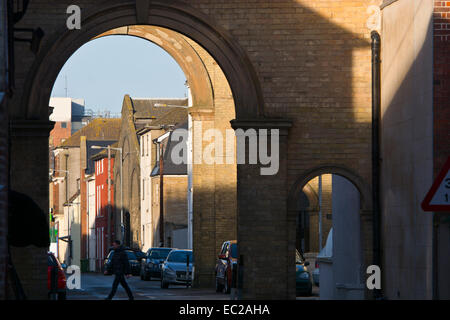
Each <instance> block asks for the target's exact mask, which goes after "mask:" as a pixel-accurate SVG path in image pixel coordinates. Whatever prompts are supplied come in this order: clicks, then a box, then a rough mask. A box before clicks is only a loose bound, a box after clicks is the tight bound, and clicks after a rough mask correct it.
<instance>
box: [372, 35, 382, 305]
mask: <svg viewBox="0 0 450 320" xmlns="http://www.w3.org/2000/svg"><path fill="white" fill-rule="evenodd" d="M371 38H372V203H373V264H374V265H377V266H379V267H380V269H381V246H380V240H381V231H380V226H381V215H380V113H381V111H380V110H381V97H380V92H381V80H380V63H381V60H380V46H381V39H380V35H379V34H378V32H377V31H372V33H371ZM374 296H375V298H376V299H377V298H380V297H381V296H382V293H381V289H375V292H374Z"/></svg>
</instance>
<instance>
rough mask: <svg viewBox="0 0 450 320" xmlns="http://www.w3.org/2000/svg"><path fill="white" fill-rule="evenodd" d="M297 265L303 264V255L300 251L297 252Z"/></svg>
mask: <svg viewBox="0 0 450 320" xmlns="http://www.w3.org/2000/svg"><path fill="white" fill-rule="evenodd" d="M295 264H303V259H302V255H301V254H300V252H298V250H295Z"/></svg>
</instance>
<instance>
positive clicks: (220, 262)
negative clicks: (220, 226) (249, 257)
mask: <svg viewBox="0 0 450 320" xmlns="http://www.w3.org/2000/svg"><path fill="white" fill-rule="evenodd" d="M237 259H238V253H237V241H236V240H231V241H225V242H224V243H223V244H222V249H221V250H220V253H219V256H218V259H217V263H216V272H215V273H216V291H217V292H222V291H225V293H230V291H231V283H232V281H234V280H235V279H234V278H233V270H236V267H237Z"/></svg>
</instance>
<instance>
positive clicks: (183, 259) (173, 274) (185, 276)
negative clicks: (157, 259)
mask: <svg viewBox="0 0 450 320" xmlns="http://www.w3.org/2000/svg"><path fill="white" fill-rule="evenodd" d="M188 259H189V264H188ZM193 268H194V255H193V254H192V250H177V249H174V250H172V251H170V253H169V255H168V256H167V259H166V260H165V261H164V263H163V264H162V267H161V288H164V289H167V288H168V287H169V285H170V284H181V285H186V284H190V283H191V281H192V270H193Z"/></svg>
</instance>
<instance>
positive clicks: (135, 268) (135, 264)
mask: <svg viewBox="0 0 450 320" xmlns="http://www.w3.org/2000/svg"><path fill="white" fill-rule="evenodd" d="M125 252H126V254H127V256H128V262H129V263H130V269H131V274H132V275H133V276H138V275H140V274H141V264H140V263H139V261H138V259H137V257H136V254H135V253H134V251H133V250H130V249H126V250H125ZM113 254H114V249H112V250H111V251H110V252H109V254H108V256H107V257H106V259H105V264H104V271H106V273H105V274H106V275H111V274H112V269H111V258H112V256H113Z"/></svg>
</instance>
